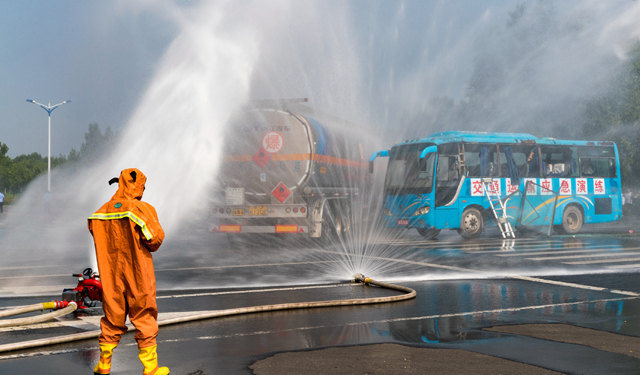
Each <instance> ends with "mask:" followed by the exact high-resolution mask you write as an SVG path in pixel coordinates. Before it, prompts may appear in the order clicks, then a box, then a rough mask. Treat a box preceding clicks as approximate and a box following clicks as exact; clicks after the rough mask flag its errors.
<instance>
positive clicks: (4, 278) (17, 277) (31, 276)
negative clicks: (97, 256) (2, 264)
mask: <svg viewBox="0 0 640 375" xmlns="http://www.w3.org/2000/svg"><path fill="white" fill-rule="evenodd" d="M62 276H65V277H71V274H69V273H65V274H61V275H28V276H25V275H22V276H8V277H0V280H10V279H36V278H43V277H62Z"/></svg>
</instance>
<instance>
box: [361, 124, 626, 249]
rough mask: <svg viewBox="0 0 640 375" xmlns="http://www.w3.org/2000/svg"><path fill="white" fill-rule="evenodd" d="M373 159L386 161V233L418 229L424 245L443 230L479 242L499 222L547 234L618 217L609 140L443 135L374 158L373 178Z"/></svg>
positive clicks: (614, 153) (616, 171) (616, 167)
mask: <svg viewBox="0 0 640 375" xmlns="http://www.w3.org/2000/svg"><path fill="white" fill-rule="evenodd" d="M377 157H388V158H389V160H388V165H387V171H386V177H385V182H384V208H383V218H384V225H385V227H388V228H407V229H408V228H416V229H417V231H418V232H419V233H420V234H421V235H422V236H423V237H424V238H427V239H432V238H435V237H436V236H437V235H438V234H439V233H440V231H441V230H442V229H452V230H453V229H456V230H457V231H458V233H459V234H460V235H461V236H462V237H463V238H476V237H478V236H480V235H481V234H482V232H483V231H484V229H485V227H486V226H487V223H488V222H494V223H495V224H496V225H498V226H499V227H500V220H501V219H500V218H501V217H503V216H504V219H506V221H508V222H509V224H510V225H512V226H513V227H516V228H520V227H523V226H524V227H527V226H531V227H534V226H539V227H543V228H548V231H549V233H548V234H549V235H551V232H552V231H556V232H558V233H567V234H574V233H578V232H579V231H580V229H581V228H582V225H583V224H584V223H604V222H610V221H615V220H619V219H620V218H621V216H622V197H621V184H620V162H619V157H618V149H617V147H616V145H615V143H613V142H589V141H566V140H565V141H563V140H556V139H553V138H540V139H539V138H536V137H534V136H532V135H529V134H522V133H486V132H463V131H446V132H440V133H435V134H432V135H430V136H429V137H427V138H421V139H412V140H407V141H405V142H401V143H397V144H396V145H394V146H393V147H392V148H391V150H385V151H378V152H375V153H374V154H373V155H372V156H371V158H370V163H369V169H370V171H371V172H372V171H373V165H374V160H375V159H376V158H377ZM492 195H493V196H494V199H495V200H497V201H498V204H494V203H495V202H494V203H492V202H491V201H492ZM499 207H503V210H504V211H503V212H504V215H501V214H500V213H499V211H500V208H499ZM501 230H502V228H501ZM503 237H504V232H503Z"/></svg>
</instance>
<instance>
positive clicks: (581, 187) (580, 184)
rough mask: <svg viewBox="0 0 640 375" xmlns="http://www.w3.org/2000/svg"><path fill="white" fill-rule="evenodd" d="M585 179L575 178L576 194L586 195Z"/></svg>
mask: <svg viewBox="0 0 640 375" xmlns="http://www.w3.org/2000/svg"><path fill="white" fill-rule="evenodd" d="M587 190H588V189H587V179H586V178H576V194H587V192H588V191H587Z"/></svg>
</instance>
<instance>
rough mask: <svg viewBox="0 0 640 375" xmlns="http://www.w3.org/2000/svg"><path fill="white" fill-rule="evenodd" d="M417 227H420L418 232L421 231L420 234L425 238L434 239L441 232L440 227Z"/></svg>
mask: <svg viewBox="0 0 640 375" xmlns="http://www.w3.org/2000/svg"><path fill="white" fill-rule="evenodd" d="M417 229H418V233H420V235H421V236H422V237H424V239H425V240H432V239H434V238H436V237H437V236H438V235H439V234H440V229H433V228H431V229H427V228H417Z"/></svg>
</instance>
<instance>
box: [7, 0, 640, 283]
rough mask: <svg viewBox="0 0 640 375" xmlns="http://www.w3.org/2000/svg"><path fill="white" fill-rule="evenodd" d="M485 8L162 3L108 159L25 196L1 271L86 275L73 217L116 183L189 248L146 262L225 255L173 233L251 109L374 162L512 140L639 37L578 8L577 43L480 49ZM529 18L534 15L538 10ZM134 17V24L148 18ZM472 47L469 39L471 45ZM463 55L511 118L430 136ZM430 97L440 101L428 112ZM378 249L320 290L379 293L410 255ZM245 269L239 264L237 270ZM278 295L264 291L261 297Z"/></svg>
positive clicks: (606, 13)
mask: <svg viewBox="0 0 640 375" xmlns="http://www.w3.org/2000/svg"><path fill="white" fill-rule="evenodd" d="M487 4H488V5H487V6H486V7H484V8H483V7H482V6H481V5H480V6H478V7H479V8H478V9H476V10H475V11H476V12H477V14H467V13H465V15H464V17H466V18H464V17H463V18H461V19H456V18H452V17H454V16H453V15H452V12H453V10H456V9H457V8H456V5H454V6H452V7H448V6H447V5H446V2H442V1H434V2H424V3H421V2H403V3H400V4H389V3H387V2H375V3H372V4H370V3H365V4H363V3H360V2H345V3H327V2H322V1H319V2H305V3H304V4H303V3H300V2H288V1H279V2H273V3H270V4H264V3H263V2H251V1H247V2H239V3H234V2H211V3H209V2H205V3H202V4H196V5H194V6H176V5H174V4H173V3H172V2H168V1H167V2H162V3H160V6H159V7H158V8H159V9H160V10H159V12H161V13H163V16H162V18H163V19H164V20H165V21H166V20H168V22H169V23H171V25H173V26H175V27H176V29H177V30H178V33H177V36H176V38H175V40H174V41H173V42H172V43H171V45H170V47H169V48H168V50H167V51H166V53H165V54H164V55H163V57H162V60H161V61H160V62H159V64H158V67H157V70H156V73H155V74H154V76H153V79H152V80H151V82H150V84H149V87H148V89H147V90H146V92H145V93H144V94H143V95H142V97H141V99H140V103H139V105H138V107H137V109H136V110H135V112H134V113H133V114H132V116H131V118H130V120H129V121H128V123H127V125H126V127H125V128H124V130H123V131H122V135H121V140H120V142H119V144H118V145H117V146H116V147H114V148H113V149H112V150H111V153H110V155H109V156H107V157H105V158H104V160H103V161H102V162H101V163H99V164H97V165H95V166H92V167H91V169H88V170H80V171H77V172H73V171H56V175H55V179H54V181H55V183H54V188H53V190H54V191H53V197H52V201H51V202H50V205H49V206H48V207H43V205H42V194H43V191H42V190H41V189H40V188H39V186H41V182H42V181H41V180H40V181H36V182H35V183H34V186H33V188H32V189H30V191H29V192H27V193H26V194H25V195H24V197H23V198H22V202H21V203H20V204H19V205H18V206H17V207H15V209H14V212H13V214H12V215H13V219H12V221H13V224H11V225H12V226H11V225H10V226H8V227H7V228H6V229H5V233H4V234H3V235H2V238H1V241H2V248H1V249H0V252H1V253H2V257H3V259H9V260H10V261H3V263H4V262H7V265H9V263H10V264H19V265H28V264H32V263H33V260H34V259H38V260H40V261H42V262H53V263H56V264H68V263H72V262H73V263H74V264H77V263H80V264H86V263H83V262H87V259H89V257H92V255H91V254H92V252H93V246H92V241H91V238H90V235H89V233H88V232H87V230H86V217H88V215H90V214H91V213H92V212H94V211H95V210H96V209H97V208H98V207H99V206H100V205H101V204H103V203H104V202H105V201H106V200H108V199H109V197H110V196H111V195H112V194H113V192H114V188H113V187H109V186H108V185H107V181H108V180H109V179H110V178H111V177H115V176H116V175H117V174H118V173H119V172H120V170H122V169H124V168H129V167H137V168H140V169H141V170H142V171H143V172H144V173H145V174H146V175H147V177H148V185H147V190H146V192H145V196H144V198H143V199H144V200H146V201H148V202H150V203H151V204H153V205H154V206H155V207H156V208H157V210H158V213H159V216H160V219H161V222H162V224H163V226H164V227H165V229H166V232H167V236H168V237H167V238H168V245H169V246H175V247H177V248H180V246H188V245H185V243H189V244H193V245H194V246H201V248H197V249H190V250H189V251H188V252H182V251H180V252H179V253H180V254H173V255H172V254H166V255H165V253H162V252H161V253H159V254H158V260H159V261H161V262H165V264H171V265H179V264H184V261H186V260H189V261H194V262H195V261H197V260H198V259H203V258H207V257H212V256H213V255H212V254H214V252H215V251H216V246H226V244H225V243H224V242H220V243H217V244H216V243H213V244H212V243H208V242H207V240H202V241H201V242H198V241H195V240H194V242H188V241H191V239H189V238H187V235H189V236H190V235H192V234H193V232H186V231H185V230H184V226H185V225H184V224H185V223H187V224H192V223H194V222H198V221H200V220H202V219H203V216H202V212H203V211H205V210H207V209H208V208H209V204H210V199H211V196H210V194H209V189H210V188H211V187H212V185H213V184H214V183H215V181H216V173H217V171H218V168H219V163H220V153H221V150H222V148H223V143H224V130H225V126H227V122H228V120H229V118H231V116H232V114H233V113H235V112H236V111H237V110H239V109H240V108H241V107H242V106H243V105H245V104H247V102H248V101H249V100H250V99H262V98H268V99H274V98H275V99H279V98H292V97H308V98H309V99H310V103H312V105H313V106H314V107H317V108H319V109H322V110H323V111H324V112H327V113H330V114H332V115H335V116H337V117H340V118H344V119H346V120H349V121H351V122H353V123H356V124H359V125H361V126H362V127H363V128H365V129H369V131H370V133H371V134H370V135H371V138H373V139H374V141H372V148H373V150H367V151H377V149H388V148H389V147H390V146H391V145H392V144H393V142H395V141H401V140H404V139H407V138H414V137H422V136H426V135H428V134H431V133H433V132H435V131H442V130H449V129H454V128H459V129H461V128H460V127H462V128H464V127H465V126H466V127H472V129H471V130H496V128H495V127H496V126H501V127H500V128H499V130H501V131H510V130H519V129H522V128H523V127H527V126H529V125H530V122H527V121H524V122H522V121H518V118H522V117H526V118H528V119H540V118H543V119H544V118H549V117H550V116H548V114H549V113H557V109H558V106H560V107H562V108H564V107H566V103H577V102H580V100H581V99H583V98H584V97H585V96H586V97H591V96H592V95H594V90H597V88H598V87H599V86H601V85H602V84H603V82H606V79H607V74H609V71H610V70H609V69H608V68H607V66H608V65H607V64H613V65H616V64H617V63H619V62H620V61H623V59H624V58H625V56H624V53H623V52H624V51H625V50H626V48H625V46H627V45H628V44H629V42H630V41H631V42H632V41H634V40H635V41H637V39H638V35H639V30H640V28H639V27H638V26H637V23H634V22H632V20H634V19H637V17H636V16H637V14H638V12H639V11H640V6H639V5H637V4H631V5H628V6H621V5H618V6H613V5H611V6H607V5H602V4H600V3H598V2H591V1H584V2H575V3H573V4H574V5H573V6H564V5H563V6H562V7H561V8H560V10H559V11H558V13H559V14H560V15H561V16H562V17H565V16H566V17H567V18H571V17H573V16H575V15H576V14H577V15H579V14H581V13H580V12H582V14H587V15H588V16H589V17H592V18H591V19H590V21H589V22H584V23H583V24H582V27H583V28H582V29H580V31H578V32H574V33H568V34H567V33H564V34H562V33H561V34H553V33H547V34H545V35H543V36H544V37H548V38H547V39H544V38H542V37H540V36H539V35H533V36H532V35H530V34H527V33H528V32H530V31H532V30H533V31H535V30H536V28H535V27H529V28H527V27H528V26H527V25H529V24H527V22H530V23H534V24H535V21H536V19H535V17H533V18H527V17H529V16H528V15H530V14H532V13H531V12H530V13H527V14H526V15H525V16H526V17H523V18H522V19H523V20H524V21H526V22H524V21H523V22H524V24H522V25H520V27H519V28H516V29H511V31H509V30H507V31H506V32H503V34H502V35H501V36H500V37H499V38H496V39H490V36H491V35H492V33H493V32H495V31H496V30H502V29H504V24H505V22H504V17H505V15H507V14H508V13H509V12H511V11H513V8H514V7H515V4H509V5H508V6H506V7H505V6H503V5H501V4H499V5H496V4H497V3H493V2H488V3H487ZM527 4H528V6H530V8H528V9H533V11H534V13H533V14H534V15H535V14H536V13H535V11H536V9H538V8H536V6H540V5H536V4H538V3H537V2H529V3H527ZM137 5H138V8H141V9H143V10H144V8H145V6H148V4H146V3H138V4H137ZM542 7H543V8H544V4H543V5H542ZM474 9H475V8H474ZM138 10H139V9H138ZM543 10H544V9H543ZM453 13H455V12H453ZM542 13H544V12H542ZM544 14H546V13H544ZM589 17H585V18H587V19H589ZM440 19H452V20H453V21H455V22H454V24H459V25H460V26H459V27H455V28H450V27H448V26H446V25H444V26H443V25H442V24H441V23H439V20H440ZM425 20H426V21H425ZM461 20H464V22H463V21H461ZM560 24H563V23H560ZM534 26H535V25H534ZM565 31H566V30H565ZM509 32H512V33H511V34H509ZM519 33H520V34H519ZM498 34H499V33H498ZM476 35H482V38H480V41H478V42H476V40H477V39H476ZM567 35H569V36H567ZM520 37H527V40H528V41H532V40H533V39H535V40H533V41H532V42H536V43H539V44H537V45H536V46H537V48H536V49H535V50H532V51H525V52H526V53H523V54H521V55H518V54H515V55H514V52H513V51H512V50H508V49H507V48H508V47H509V46H513V45H514V44H517V43H516V42H517V41H518V40H520V39H519V38H520ZM534 37H536V38H537V39H536V38H534ZM538 37H540V38H538ZM483 38H489V41H488V42H487V39H483ZM571 38H574V39H571ZM501 41H502V42H504V43H502V42H501ZM572 41H573V42H575V43H573V44H572V43H571V42H572ZM567 46H571V47H572V48H567ZM474 47H475V48H483V47H487V49H486V50H485V51H484V53H480V54H477V55H475V56H477V57H478V59H476V62H478V61H480V60H481V61H480V62H486V63H488V64H493V65H492V66H498V67H501V68H505V66H506V68H505V69H506V70H505V74H504V75H503V76H502V78H505V80H504V81H496V82H491V84H495V85H497V88H496V90H495V91H494V92H493V93H492V95H491V100H492V102H493V103H496V107H497V108H502V109H504V108H511V110H508V111H498V112H497V113H498V116H499V117H498V118H494V119H492V122H491V124H492V125H491V126H494V127H490V128H487V127H486V126H484V127H482V128H481V129H480V128H477V126H479V125H478V124H467V123H464V124H456V123H455V122H443V121H442V116H439V114H442V113H443V111H444V110H445V109H446V108H449V107H450V105H449V104H451V102H453V103H454V104H455V102H456V101H460V100H463V99H462V98H463V96H464V91H465V85H466V82H467V80H468V75H469V74H473V73H469V72H472V71H473V64H472V61H473V60H474V58H473V57H474V52H473V49H474ZM534 55H535V56H534ZM532 56H533V57H535V58H533V59H532V58H531V57H532ZM594 72H599V73H598V74H594ZM550 73H553V74H550ZM558 77H562V79H559V78H558ZM586 78H588V79H586ZM434 97H440V98H442V97H445V98H452V99H451V100H450V101H447V100H441V101H433V100H432V99H433V98H434ZM564 99H566V101H565V100H564ZM434 103H436V104H435V107H434ZM558 103H559V104H558ZM534 104H535V105H534ZM523 111H524V112H523ZM522 113H526V114H527V115H526V116H523V115H522ZM504 124H510V125H508V126H507V125H504ZM540 124H543V125H544V124H546V123H545V122H544V121H541V122H540ZM484 125H486V124H484ZM458 126H460V127H458ZM539 128H540V130H539V131H540V132H544V134H542V133H541V134H536V135H539V136H548V135H549V134H548V133H549V132H550V131H551V129H550V126H549V127H547V128H545V126H542V125H540V126H539ZM376 140H377V141H378V142H376ZM367 156H368V155H367ZM381 196H382V191H374V194H372V195H370V197H369V198H367V199H369V200H370V201H369V202H367V203H368V204H369V205H370V206H374V203H375V202H377V201H379V200H380V199H381ZM369 215H371V217H369V218H368V221H367V222H368V223H372V222H375V221H377V220H378V219H379V215H380V213H379V212H374V213H371V214H369ZM195 229H199V228H195ZM380 236H381V234H380V231H378V230H376V229H372V227H371V226H368V224H367V225H364V224H363V225H356V226H355V227H354V228H353V235H352V236H351V237H350V238H347V239H346V240H342V241H334V242H333V243H332V244H330V245H329V247H331V248H332V251H333V250H335V253H333V254H329V253H325V254H324V255H311V257H315V258H316V260H320V261H323V260H324V261H330V262H331V263H326V265H325V266H322V267H321V272H323V273H326V274H327V275H330V276H327V277H335V278H340V279H345V278H349V277H350V276H351V275H352V274H353V273H355V272H363V273H365V274H367V273H368V274H369V275H371V276H375V277H381V278H384V275H385V274H388V273H393V266H391V265H389V263H388V262H386V261H385V260H384V258H385V257H398V256H404V257H407V256H409V255H407V254H398V253H397V252H396V251H397V250H394V249H393V248H392V247H390V246H385V245H384V244H381V242H383V241H379V239H380ZM394 236H399V234H395V235H394ZM256 245H257V247H259V246H260V244H256ZM305 246H307V245H304V244H302V243H295V242H294V243H293V244H290V247H291V248H290V249H286V251H283V255H282V259H287V257H289V256H290V257H291V258H292V259H298V257H300V255H299V254H296V255H294V254H293V252H295V249H303V248H304V247H305ZM316 248H317V247H316ZM162 251H166V248H165V249H163V250H162ZM370 255H375V257H370ZM376 257H377V258H376ZM251 258H252V256H251V255H246V254H244V255H238V256H237V258H236V259H235V261H236V263H238V262H242V261H251ZM319 273H320V272H319ZM372 273H373V274H372ZM283 279H286V278H284V277H282V278H269V277H265V278H264V279H263V281H265V280H266V281H265V282H282V281H283ZM298 281H299V280H298ZM213 282H215V281H213Z"/></svg>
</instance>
